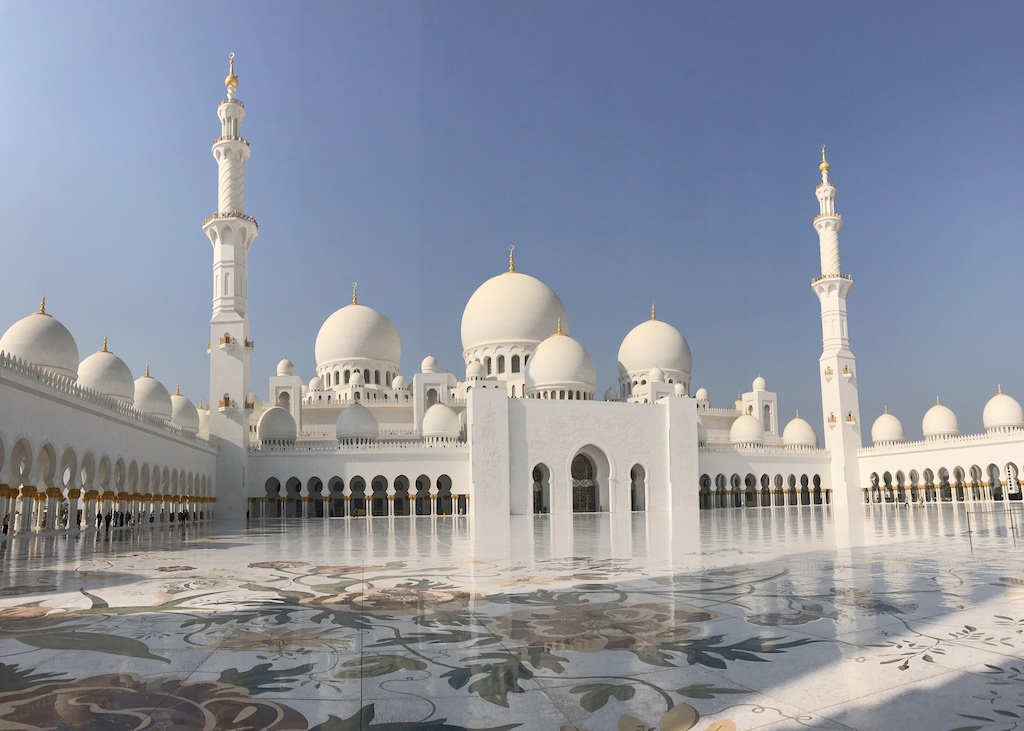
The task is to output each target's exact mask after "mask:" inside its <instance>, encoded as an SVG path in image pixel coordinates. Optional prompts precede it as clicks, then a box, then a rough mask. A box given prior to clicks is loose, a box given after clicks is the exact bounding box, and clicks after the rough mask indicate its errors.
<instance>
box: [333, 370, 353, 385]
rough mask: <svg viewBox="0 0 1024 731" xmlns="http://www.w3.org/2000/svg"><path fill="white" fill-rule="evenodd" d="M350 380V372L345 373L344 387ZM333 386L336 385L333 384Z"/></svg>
mask: <svg viewBox="0 0 1024 731" xmlns="http://www.w3.org/2000/svg"><path fill="white" fill-rule="evenodd" d="M351 378H352V371H345V385H348V382H349V380H350V379H351ZM334 385H335V386H337V385H338V384H337V383H335V384H334Z"/></svg>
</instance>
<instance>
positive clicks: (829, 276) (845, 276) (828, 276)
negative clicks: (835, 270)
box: [811, 274, 853, 284]
mask: <svg viewBox="0 0 1024 731" xmlns="http://www.w3.org/2000/svg"><path fill="white" fill-rule="evenodd" d="M824 279H845V280H846V281H847V282H852V281H853V277H851V276H850V275H849V274H822V275H821V276H820V277H815V278H814V279H812V280H811V284H817V283H818V282H820V281H822V280H824Z"/></svg>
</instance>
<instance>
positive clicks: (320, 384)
mask: <svg viewBox="0 0 1024 731" xmlns="http://www.w3.org/2000/svg"><path fill="white" fill-rule="evenodd" d="M323 388H324V379H322V378H321V377H320V376H313V377H312V378H310V379H309V390H310V391H322V390H323Z"/></svg>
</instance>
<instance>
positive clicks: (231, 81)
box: [224, 51, 238, 93]
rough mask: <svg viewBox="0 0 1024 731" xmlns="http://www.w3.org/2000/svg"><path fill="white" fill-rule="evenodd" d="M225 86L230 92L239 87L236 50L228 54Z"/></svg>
mask: <svg viewBox="0 0 1024 731" xmlns="http://www.w3.org/2000/svg"><path fill="white" fill-rule="evenodd" d="M224 87H225V88H226V89H227V90H228V93H232V92H234V90H235V89H237V88H238V77H237V76H235V53H234V51H232V52H231V53H229V54H228V75H227V76H225V77H224Z"/></svg>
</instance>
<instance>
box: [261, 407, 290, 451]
mask: <svg viewBox="0 0 1024 731" xmlns="http://www.w3.org/2000/svg"><path fill="white" fill-rule="evenodd" d="M256 434H257V436H259V438H260V441H261V442H263V443H264V444H266V443H268V442H269V443H275V442H276V443H284V444H294V443H295V437H296V436H297V435H298V429H296V428H295V419H293V418H292V415H291V414H289V413H288V411H287V410H285V409H283V408H281V407H280V406H271V407H270V408H269V409H267V410H266V411H264V412H263V416H261V417H260V420H259V423H258V424H257V425H256Z"/></svg>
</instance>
